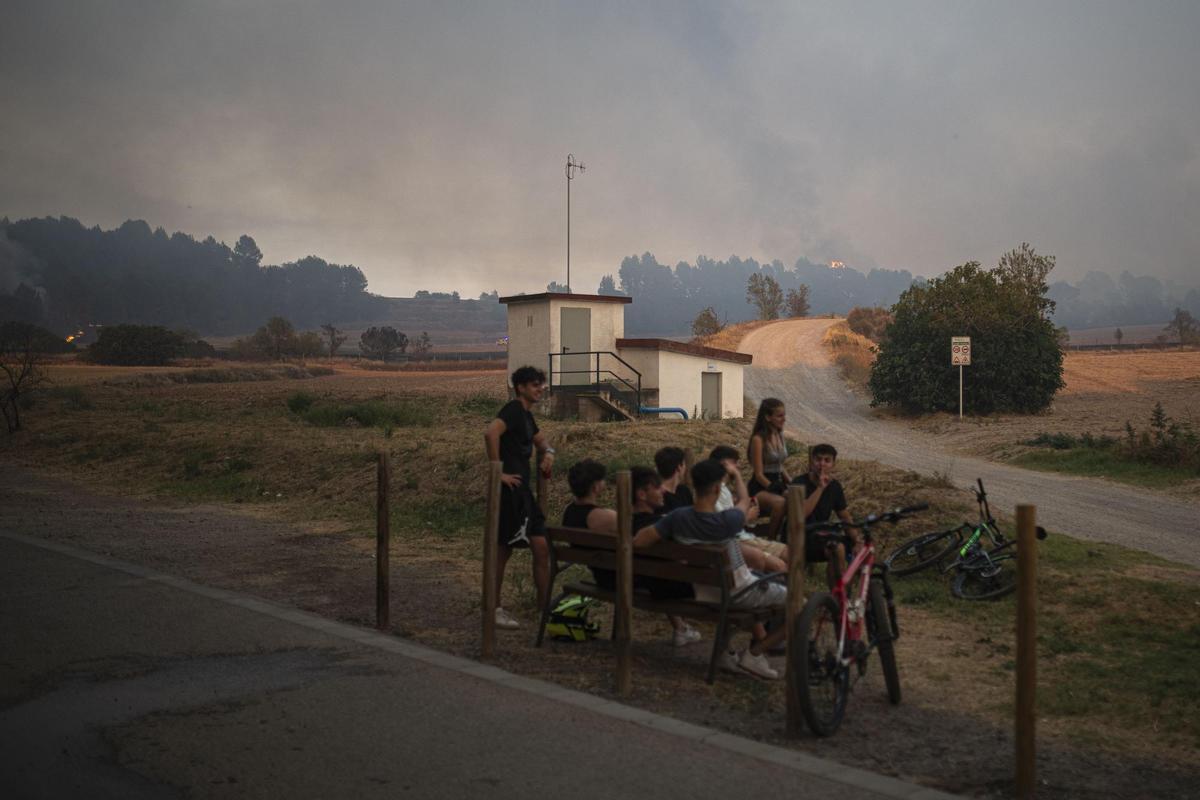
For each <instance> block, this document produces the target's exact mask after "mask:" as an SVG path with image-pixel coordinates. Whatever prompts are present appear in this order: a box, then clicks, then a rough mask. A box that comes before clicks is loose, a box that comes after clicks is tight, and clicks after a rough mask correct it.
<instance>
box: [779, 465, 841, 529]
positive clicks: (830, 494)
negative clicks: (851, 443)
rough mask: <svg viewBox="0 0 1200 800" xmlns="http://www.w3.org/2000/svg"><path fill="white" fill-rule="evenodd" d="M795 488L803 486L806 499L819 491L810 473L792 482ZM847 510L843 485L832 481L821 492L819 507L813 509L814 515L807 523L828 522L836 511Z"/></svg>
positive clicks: (806, 520) (808, 518)
mask: <svg viewBox="0 0 1200 800" xmlns="http://www.w3.org/2000/svg"><path fill="white" fill-rule="evenodd" d="M792 485H793V486H803V487H804V493H805V497H810V496H811V495H812V493H813V492H815V491H816V490H817V486H818V485H819V484H816V483H813V482H812V479H811V478H810V477H809V475H808V473H807V472H806V473H804V474H803V475H801V476H800V477H798V478H794V479H793V480H792ZM845 510H846V493H845V492H843V491H842V484H840V483H838V481H837V480H836V479H835V480H832V481H830V482H829V485H828V486H826V487H825V490H824V491H823V492H821V499H820V500H818V501H817V507H816V508H814V509H813V513H811V514H809V515H808V516H807V517H806V518H805V520H804V521H805V522H828V521H829V518H830V517H832V516H833V514H834V512H836V511H845Z"/></svg>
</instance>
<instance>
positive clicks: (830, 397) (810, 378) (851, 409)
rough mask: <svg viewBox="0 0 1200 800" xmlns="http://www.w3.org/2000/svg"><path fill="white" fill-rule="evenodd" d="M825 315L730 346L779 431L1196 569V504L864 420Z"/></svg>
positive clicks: (866, 415)
mask: <svg viewBox="0 0 1200 800" xmlns="http://www.w3.org/2000/svg"><path fill="white" fill-rule="evenodd" d="M832 324H833V320H829V319H800V320H786V321H782V322H777V323H774V324H772V325H767V326H764V327H762V328H758V329H756V330H754V331H751V332H750V333H749V334H748V335H747V336H746V338H745V339H743V340H742V343H741V345H740V346H739V347H738V349H739V350H740V351H741V352H743V353H750V354H752V355H753V356H754V364H753V366H751V367H750V368H749V369H748V370H747V371H746V376H745V392H746V396H747V398H748V399H750V400H751V401H752V402H753V403H754V404H755V405H757V404H758V403H759V401H761V400H762V399H763V398H764V397H778V398H780V399H781V400H783V401H784V403H786V404H787V415H788V427H789V428H792V429H794V430H795V431H797V432H798V433H800V434H802V435H803V436H804V437H805V439H806V440H810V441H811V440H813V439H820V440H823V441H828V442H830V443H831V444H833V445H834V446H835V447H837V448H838V453H839V454H840V455H841V456H845V457H847V458H853V459H861V460H876V461H879V462H880V463H883V464H889V465H891V466H895V467H901V468H903V469H910V470H914V471H916V472H919V473H922V474H925V475H932V474H933V473H934V472H938V473H941V474H943V475H948V476H949V477H950V479H951V480H952V481H953V482H954V483H955V485H957V486H961V487H963V488H964V489H965V488H967V487H969V486H971V485H973V484H974V482H975V479H976V478H977V477H978V478H983V482H984V486H986V487H987V490H988V496H989V499H990V500H991V502H992V508H993V509H994V510H998V509H1000V508H1001V504H1003V508H1004V510H1006V511H1011V510H1012V509H1013V508H1015V507H1016V505H1017V504H1018V503H1033V504H1034V505H1036V506H1037V517H1038V522H1039V523H1040V524H1042V525H1044V526H1046V527H1047V528H1048V529H1050V530H1053V531H1060V532H1062V533H1067V534H1070V535H1071V536H1075V537H1078V538H1081V539H1090V540H1093V541H1101V542H1112V543H1116V544H1121V545H1126V546H1128V547H1135V548H1138V549H1140V550H1146V551H1148V552H1151V553H1154V554H1156V555H1159V556H1163V557H1164V558H1167V559H1170V560H1172V561H1177V562H1180V563H1183V564H1190V565H1193V566H1200V536H1198V534H1197V528H1200V506H1197V505H1192V504H1189V503H1186V502H1181V501H1178V500H1174V499H1171V498H1167V497H1164V496H1162V495H1159V494H1155V493H1153V492H1148V491H1142V490H1139V489H1136V488H1131V487H1127V486H1123V485H1120V484H1116V483H1111V482H1108V481H1102V480H1095V479H1092V478H1080V477H1073V476H1069V475H1060V474H1056V473H1052V472H1036V471H1033V470H1025V469H1021V468H1018V467H1010V466H1007V465H1004V464H998V463H995V462H992V461H985V460H984V459H980V458H972V457H969V456H963V455H960V454H956V453H951V452H949V451H947V450H943V449H941V448H940V447H939V446H938V441H937V437H936V436H935V435H931V434H924V433H921V432H918V431H913V430H911V429H909V428H907V427H905V426H903V425H901V424H898V423H895V422H890V421H887V420H882V419H878V418H876V417H874V416H872V415H871V413H870V408H869V405H868V403H867V400H866V399H865V398H863V397H862V396H861V395H859V394H858V393H856V392H855V391H853V390H852V389H851V388H850V387H849V385H848V384H847V383H846V382H845V381H844V380H843V379H842V377H841V375H840V373H839V371H838V368H837V367H836V365H834V364H833V363H832V361H831V360H830V358H829V355H828V351H827V349H826V348H825V347H824V346H823V345H822V344H821V337H822V336H823V335H824V333H825V330H826V329H827V328H828V327H829V326H830V325H832Z"/></svg>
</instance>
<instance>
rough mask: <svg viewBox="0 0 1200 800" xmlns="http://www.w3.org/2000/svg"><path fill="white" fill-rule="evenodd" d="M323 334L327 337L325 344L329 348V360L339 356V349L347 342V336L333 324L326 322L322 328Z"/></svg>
mask: <svg viewBox="0 0 1200 800" xmlns="http://www.w3.org/2000/svg"><path fill="white" fill-rule="evenodd" d="M321 334H322V335H323V336H324V337H325V342H326V344H327V345H328V348H329V360H330V361H332V360H333V357H334V356H335V355H337V351H338V348H339V347H341V346H342V345H343V344H344V343H345V342H346V334H345V333H344V332H343V331H342V330H341V329H340V328H337V327H335V326H334V324H333V323H332V322H326V323H325V324H324V325H322V326H321Z"/></svg>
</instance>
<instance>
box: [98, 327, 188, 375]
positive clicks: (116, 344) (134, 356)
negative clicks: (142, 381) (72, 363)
mask: <svg viewBox="0 0 1200 800" xmlns="http://www.w3.org/2000/svg"><path fill="white" fill-rule="evenodd" d="M184 344H185V342H184V337H183V336H182V335H181V334H179V333H177V332H175V331H170V330H167V329H166V328H164V327H162V326H161V325H109V326H106V327H104V328H101V329H100V336H99V338H98V339H97V340H96V342H95V344H93V345H92V346H91V347H89V348H88V349H87V360H88V361H92V362H94V363H96V364H118V365H124V366H143V367H145V366H160V365H162V364H166V363H167V362H169V361H171V360H172V359H175V358H179V357H180V356H182V355H183V350H184Z"/></svg>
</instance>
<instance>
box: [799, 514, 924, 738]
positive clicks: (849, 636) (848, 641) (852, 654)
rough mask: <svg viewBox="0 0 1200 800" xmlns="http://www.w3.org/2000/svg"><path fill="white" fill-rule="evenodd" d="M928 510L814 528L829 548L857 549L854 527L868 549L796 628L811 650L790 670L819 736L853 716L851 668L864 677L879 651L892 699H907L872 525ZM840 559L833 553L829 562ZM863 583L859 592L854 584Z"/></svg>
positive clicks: (892, 608) (812, 600) (815, 598)
mask: <svg viewBox="0 0 1200 800" xmlns="http://www.w3.org/2000/svg"><path fill="white" fill-rule="evenodd" d="M928 507H929V506H928V505H918V506H909V507H907V508H897V509H895V510H894V511H885V512H883V513H880V514H871V515H870V516H868V517H866V518H864V519H861V520H858V521H855V522H849V523H844V522H819V523H812V524H810V525H808V526H807V530H806V534H805V535H806V536H808V535H819V536H822V538H823V539H824V540H825V542H826V546H827V547H828V546H832V545H836V544H837V543H838V542H842V543H844V544H845V545H846V549H847V552H849V550H850V544H851V542H850V539H849V537H848V536H847V535H846V532H845V531H846V529H847V528H858V529H859V530H860V531H861V532H862V544H861V546H860V547H859V549H858V552H857V553H855V555H854V559H853V560H852V561H851V562H850V565H849V566H848V567H847V568H846V572H845V574H843V575H841V576H840V577H839V578H838V580H837V582H836V583H835V584H834V586H833V589H832V591H829V592H815V593H814V594H813V595H812V596H811V597H809V598H808V603H807V604H805V606H804V611H803V613H801V615H800V617H799V619H798V620H797V622H796V629H795V630H793V631H792V635H793V636H794V637H795V638H793V639H792V641H794V642H808V648H807V652H806V653H805V652H804V651H803V650H802V649H801V648H795V649H794V650H793V652H796V653H803V655H798V656H796V659H797V661H798V662H799V663H796V664H794V665H793V668H792V669H791V670H790V674H791V676H792V680H793V681H795V682H796V684H797V685H796V686H795V687H794V688H795V691H796V696H797V697H798V698H799V700H800V710H801V711H802V712H803V714H804V719H805V721H806V722H807V723H808V727H809V728H810V729H811V730H812V731H813V733H815V734H817V735H818V736H831V735H832V734H833V733H834V732H836V731H837V729H838V726H839V725H841V723H842V718H843V717H844V716H845V713H846V703H847V701H848V700H849V696H850V689H851V681H850V668H851V667H852V666H854V667H856V669H857V671H858V675H859V678H861V677H862V676H863V674H865V673H866V669H867V660H868V657H869V656H870V655H871V653H872V652H875V651H878V652H879V663H880V666H881V667H882V669H883V678H884V682H885V683H886V684H887V694H888V700H890V701H891V702H892V704H893V705H896V704H898V703H899V702H900V673H899V670H898V669H897V667H896V650H895V647H894V645H893V643H894V642H895V640H896V639H898V638H899V637H900V628H899V626H898V625H897V621H896V605H895V602H894V600H893V597H892V587H891V585H890V583H889V582H888V574H887V567H886V566H884V565H883V564H882V563H881V564H880V565H879V567H878V570H876V568H875V544H874V542H873V541H872V539H871V526H873V525H877V524H879V523H881V522H891V523H896V522H898V521H899V520H901V519H903V518H904V517H908V516H911V515H913V514H916V513H917V512H920V511H924V510H925V509H927V508H928ZM835 557H836V556H834V555H832V553H831V554H830V558H835ZM856 580H857V584H858V585H857V587H855V581H856Z"/></svg>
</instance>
